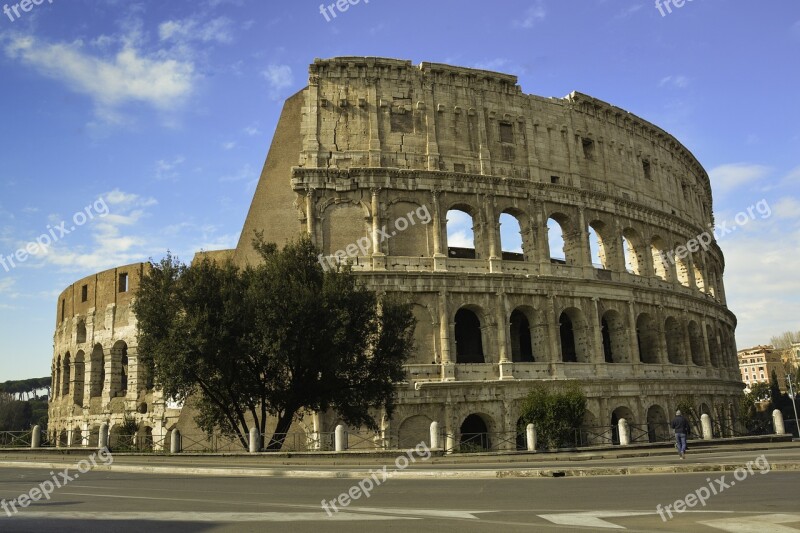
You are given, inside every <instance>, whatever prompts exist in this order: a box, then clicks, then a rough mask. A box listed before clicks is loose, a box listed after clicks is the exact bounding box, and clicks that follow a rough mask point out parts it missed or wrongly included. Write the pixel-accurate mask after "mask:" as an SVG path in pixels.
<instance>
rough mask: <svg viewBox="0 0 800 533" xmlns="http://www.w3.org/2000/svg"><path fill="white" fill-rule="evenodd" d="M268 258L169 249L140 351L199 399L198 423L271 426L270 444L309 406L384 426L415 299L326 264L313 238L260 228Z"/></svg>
mask: <svg viewBox="0 0 800 533" xmlns="http://www.w3.org/2000/svg"><path fill="white" fill-rule="evenodd" d="M254 246H255V247H256V250H257V251H258V252H259V255H260V258H261V261H260V262H259V263H258V264H255V265H248V266H245V267H239V266H237V265H235V264H233V263H232V262H231V261H225V262H221V263H217V262H213V261H211V260H209V259H208V258H201V259H199V260H197V261H195V262H194V263H193V264H192V265H190V266H187V265H184V264H181V263H180V262H179V261H178V260H177V259H176V258H174V257H173V256H171V255H167V257H166V258H164V259H163V260H162V261H161V262H160V263H158V264H155V265H153V268H152V269H150V270H149V272H148V273H146V275H145V276H144V277H143V279H142V281H141V284H140V287H139V289H138V291H137V294H136V299H135V301H134V304H133V309H134V312H135V313H136V316H137V319H138V343H139V353H140V358H141V359H142V362H143V364H145V365H147V366H148V367H150V369H151V372H152V375H153V380H154V384H155V385H156V386H157V387H159V388H161V389H162V390H163V392H164V394H165V396H167V397H172V398H174V399H176V400H179V401H181V400H186V399H188V398H189V397H190V396H192V397H194V398H195V399H196V400H197V402H196V403H197V406H198V410H199V415H198V417H197V418H196V421H197V423H198V425H199V426H200V427H201V428H202V429H204V430H205V431H206V432H208V433H212V432H213V431H222V432H226V433H233V434H236V435H237V436H238V437H239V439H240V442H241V443H242V445H243V446H245V447H246V446H247V438H246V435H247V433H248V432H249V429H250V428H251V427H257V428H258V429H259V431H260V432H261V434H262V435H263V434H265V433H266V430H267V419H268V417H274V419H276V427H275V430H274V432H273V435H272V438H271V439H270V440H269V445H268V447H267V448H268V449H269V450H279V449H280V448H281V446H282V444H283V441H284V440H285V438H286V433H287V432H288V430H289V428H290V426H291V424H292V421H293V420H294V419H295V418H297V417H299V416H302V414H303V413H304V412H307V411H320V412H324V411H326V410H328V409H333V410H335V411H336V413H337V414H338V416H339V417H340V419H341V420H342V421H344V422H345V423H347V424H350V425H353V426H366V427H368V428H370V429H377V428H378V422H377V421H376V420H375V419H374V418H373V416H372V413H373V412H376V411H381V410H383V411H385V413H386V414H387V416H391V414H392V412H393V409H394V405H395V397H394V394H395V392H394V384H395V383H396V382H398V381H401V380H403V379H404V377H405V372H404V370H403V364H404V363H405V361H406V360H407V358H408V356H409V354H410V352H411V349H412V344H413V343H412V336H413V328H414V319H413V316H412V313H411V309H410V305H409V304H408V303H405V302H401V301H399V300H397V299H394V298H389V297H385V296H384V297H378V295H377V294H376V293H374V292H372V291H370V290H367V289H366V288H364V287H362V286H360V285H358V284H357V282H356V279H355V276H353V275H352V274H351V273H350V271H349V270H348V269H346V268H345V269H343V270H340V271H330V272H325V271H323V269H322V266H321V265H320V263H319V262H318V255H319V251H318V250H317V249H316V248H315V247H314V246H313V244H312V243H311V241H310V239H309V238H308V237H301V238H300V239H299V240H297V241H294V242H290V243H288V244H287V245H286V246H285V247H284V248H282V249H280V250H278V248H277V247H276V246H275V245H274V244H268V243H265V242H264V241H263V240H262V239H261V237H260V236H258V237H257V238H256V239H255V241H254Z"/></svg>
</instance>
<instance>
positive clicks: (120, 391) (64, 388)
mask: <svg viewBox="0 0 800 533" xmlns="http://www.w3.org/2000/svg"><path fill="white" fill-rule="evenodd" d="M128 376H129V363H128V345H127V344H126V343H125V341H117V342H116V343H115V344H114V346H113V347H112V348H111V349H110V350H104V349H103V346H102V345H101V344H99V343H98V344H95V345H94V348H93V349H92V352H91V353H90V355H89V357H88V358H87V357H86V353H85V352H84V351H83V350H78V351H77V352H76V353H75V356H74V357H73V356H72V355H71V354H70V352H66V353H65V354H64V355H63V357H62V356H61V355H58V356H56V359H55V361H54V364H53V369H52V380H53V388H52V390H53V397H54V398H60V397H66V396H71V397H72V401H73V402H74V403H75V404H76V405H83V403H84V398H85V397H86V395H87V394H88V397H89V398H99V397H101V396H102V395H103V392H104V391H108V393H109V396H110V397H111V398H115V397H117V396H124V395H125V393H126V392H127V390H128ZM87 385H88V386H87Z"/></svg>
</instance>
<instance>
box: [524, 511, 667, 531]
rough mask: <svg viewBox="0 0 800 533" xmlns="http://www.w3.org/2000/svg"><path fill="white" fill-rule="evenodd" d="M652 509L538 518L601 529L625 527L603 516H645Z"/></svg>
mask: <svg viewBox="0 0 800 533" xmlns="http://www.w3.org/2000/svg"><path fill="white" fill-rule="evenodd" d="M654 514H656V513H654V512H653V511H592V512H588V513H561V514H540V515H539V518H544V519H545V520H548V521H550V522H552V523H554V524H558V525H561V526H582V527H595V528H603V529H625V528H624V527H623V526H619V525H617V524H612V523H611V522H607V521H605V520H603V518H623V517H626V516H646V515H654Z"/></svg>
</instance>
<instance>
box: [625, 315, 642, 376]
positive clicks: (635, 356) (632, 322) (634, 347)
mask: <svg viewBox="0 0 800 533" xmlns="http://www.w3.org/2000/svg"><path fill="white" fill-rule="evenodd" d="M633 306H634V303H633V300H629V301H628V323H629V332H630V333H629V334H630V342H631V363H633V364H634V365H638V364H641V362H642V358H641V356H640V355H639V337H638V335H637V334H636V311H635V309H634V308H633Z"/></svg>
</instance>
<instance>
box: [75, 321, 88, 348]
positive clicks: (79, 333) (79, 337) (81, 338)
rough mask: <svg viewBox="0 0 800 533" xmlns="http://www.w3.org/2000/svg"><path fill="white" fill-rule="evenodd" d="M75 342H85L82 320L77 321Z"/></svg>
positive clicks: (84, 325)
mask: <svg viewBox="0 0 800 533" xmlns="http://www.w3.org/2000/svg"><path fill="white" fill-rule="evenodd" d="M75 342H76V343H78V344H83V343H84V342H86V322H84V321H83V320H79V321H78V326H77V328H76V332H75Z"/></svg>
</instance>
